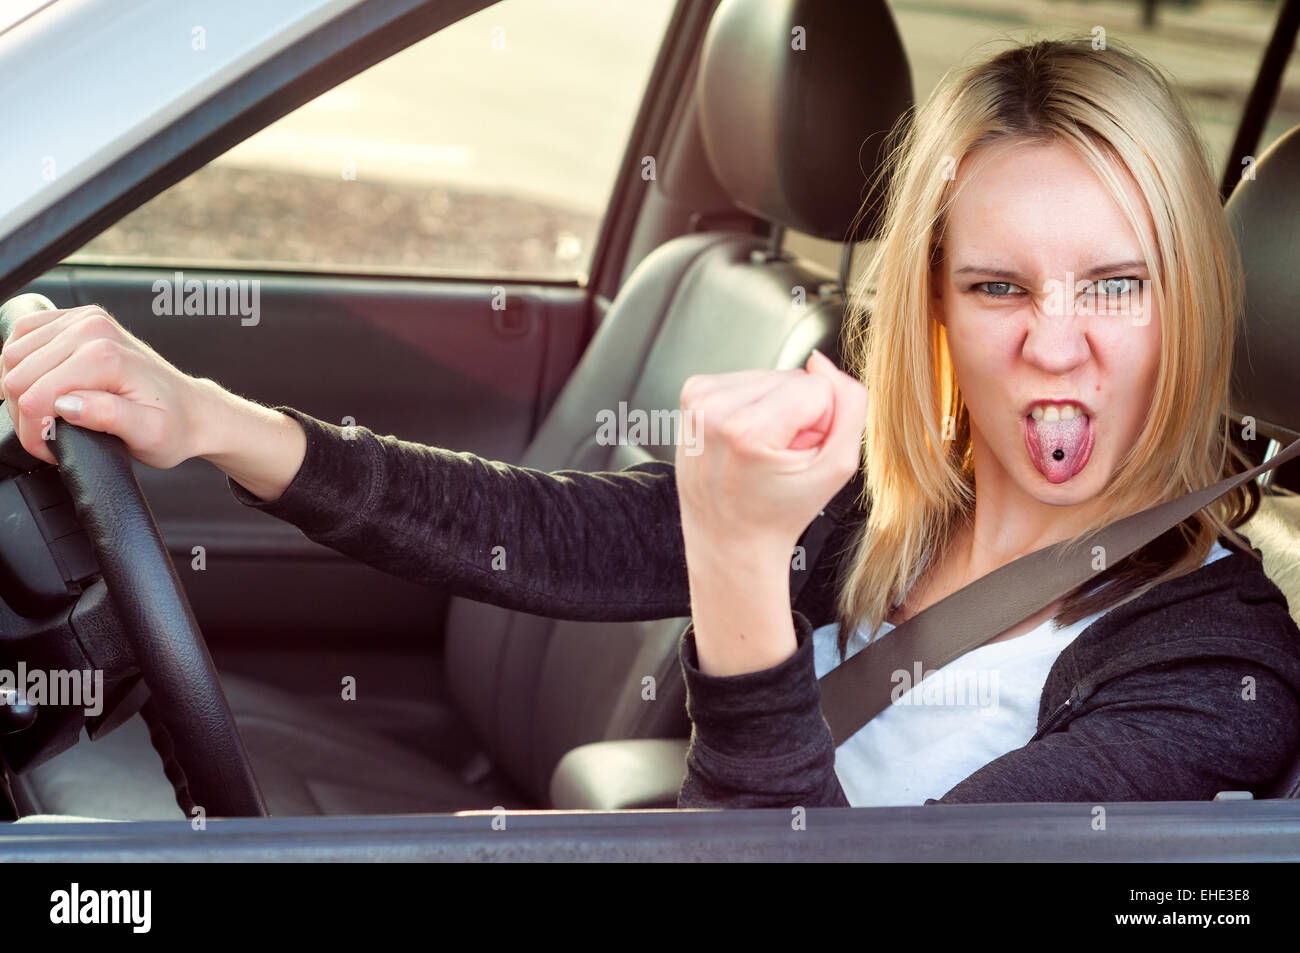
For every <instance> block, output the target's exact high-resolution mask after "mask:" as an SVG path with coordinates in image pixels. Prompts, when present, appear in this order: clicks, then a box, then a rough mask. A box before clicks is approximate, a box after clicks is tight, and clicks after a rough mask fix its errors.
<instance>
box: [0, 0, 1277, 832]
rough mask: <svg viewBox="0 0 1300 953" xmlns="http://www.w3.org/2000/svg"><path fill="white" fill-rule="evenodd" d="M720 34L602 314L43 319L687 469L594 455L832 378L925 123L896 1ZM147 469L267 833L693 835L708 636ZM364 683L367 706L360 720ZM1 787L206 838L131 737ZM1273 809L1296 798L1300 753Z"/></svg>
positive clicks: (286, 301) (1271, 444)
mask: <svg viewBox="0 0 1300 953" xmlns="http://www.w3.org/2000/svg"><path fill="white" fill-rule="evenodd" d="M714 6H716V10H714V9H713V8H714ZM708 12H710V13H711V16H705V17H703V18H702V19H701V20H700V25H701V27H702V29H701V32H700V36H699V43H698V45H697V47H696V49H695V52H694V56H693V59H692V60H691V61H690V63H689V65H688V67H687V68H686V71H685V74H684V75H685V81H684V82H683V83H682V86H681V88H680V89H678V90H676V91H675V94H674V95H672V96H671V97H669V104H670V106H671V110H670V112H669V114H668V119H667V122H666V127H665V128H666V130H667V131H666V134H665V140H664V145H663V149H662V152H661V154H660V162H659V168H660V170H661V175H660V178H659V180H658V181H656V182H654V183H653V185H652V187H651V188H650V189H649V191H648V194H647V197H646V198H645V200H644V201H643V202H642V204H641V205H640V206H639V213H638V214H639V216H640V217H639V218H638V220H637V223H636V228H635V231H634V237H633V238H632V240H631V241H630V242H629V244H628V247H627V248H626V249H624V251H625V252H626V255H625V258H624V261H625V262H626V264H627V267H626V269H625V272H624V274H622V275H621V276H620V278H619V281H618V282H617V292H616V294H614V295H613V296H612V298H611V299H609V300H607V301H603V300H598V299H599V297H600V296H599V295H598V294H596V293H595V291H594V290H593V289H591V288H571V287H565V286H558V285H552V284H547V283H545V282H535V283H520V284H519V286H518V287H517V288H516V287H514V286H512V295H511V298H512V305H511V308H510V309H508V310H507V311H506V312H503V313H501V315H500V316H497V315H494V316H493V320H492V321H490V322H489V321H485V320H483V314H484V313H485V312H484V304H483V302H484V301H485V300H486V298H487V297H488V296H489V295H490V294H491V285H492V284H494V283H493V282H481V281H480V282H475V281H463V282H450V281H449V282H421V281H415V280H377V279H373V278H369V277H365V276H359V275H346V274H332V275H322V274H307V273H297V274H294V273H276V272H268V273H265V274H262V275H260V278H261V280H262V299H263V302H264V303H265V307H266V310H267V312H268V314H273V315H274V318H273V319H272V318H267V319H266V320H265V321H264V325H265V326H264V327H263V328H261V329H259V333H260V334H261V337H260V339H259V347H258V348H256V349H249V348H248V347H247V346H246V344H245V341H244V339H242V338H241V337H240V335H239V334H237V333H232V331H231V329H230V326H229V325H224V326H219V325H215V324H214V325H200V324H197V323H192V322H191V323H177V322H174V321H171V320H169V319H168V318H165V317H159V316H157V315H155V314H152V313H151V311H150V307H149V302H150V300H151V299H152V297H153V291H152V287H153V283H154V281H155V280H156V279H157V278H158V276H159V275H160V274H162V273H163V272H162V271H161V270H159V269H150V268H146V267H120V266H119V267H112V268H109V267H95V266H92V265H85V264H64V265H60V266H59V267H57V268H55V269H53V270H51V271H50V272H48V273H47V274H45V275H43V276H42V277H41V278H39V279H37V280H35V281H33V282H32V283H31V284H30V285H29V286H28V287H27V288H26V289H25V290H28V291H35V292H39V293H41V294H44V295H46V296H48V297H49V298H50V299H51V300H53V301H55V302H56V303H58V304H59V306H60V307H67V306H71V304H72V303H76V304H84V303H91V302H96V303H99V304H101V305H103V306H104V307H105V308H106V309H108V310H109V312H110V313H112V314H113V315H115V316H116V317H118V319H119V320H120V321H122V323H123V324H124V326H126V327H127V328H128V329H129V330H131V331H132V332H133V333H135V334H137V335H139V336H140V337H142V338H143V339H145V340H146V341H148V342H149V343H150V344H151V345H152V346H153V347H155V348H156V349H157V350H158V351H159V353H160V354H162V355H163V356H165V357H167V358H168V359H169V360H172V361H173V362H175V363H177V364H178V366H180V367H182V368H183V369H185V370H187V371H188V372H190V373H193V374H196V375H198V376H207V377H212V378H214V379H216V380H218V381H220V382H221V383H222V384H223V385H224V386H226V387H228V388H230V389H232V390H235V391H237V392H239V393H242V394H244V395H246V396H249V397H252V398H254V399H258V400H260V401H262V402H265V403H267V404H269V405H275V404H287V405H292V406H295V407H297V408H299V409H302V410H304V411H306V412H308V413H311V414H313V415H315V416H318V417H320V418H321V419H325V420H330V421H343V420H344V419H345V418H349V419H354V420H355V421H356V422H358V423H360V424H363V425H365V426H369V427H371V428H372V429H374V430H376V432H380V433H394V434H396V435H397V436H399V437H402V438H404V439H408V440H415V441H420V442H425V443H429V444H434V445H439V446H447V447H451V448H452V449H472V450H473V451H474V452H476V453H479V454H481V455H483V456H486V457H489V458H492V459H498V460H504V461H507V462H509V463H513V464H516V465H519V466H524V467H530V468H534V469H538V470H542V471H548V472H549V471H554V470H560V469H575V470H583V471H593V472H594V471H617V470H620V469H623V468H625V467H627V466H630V465H633V464H636V463H639V462H642V461H645V460H650V459H659V460H664V461H668V462H671V461H672V459H673V447H672V446H671V445H668V446H653V445H650V446H634V445H630V444H628V445H614V446H606V445H602V444H600V443H599V442H598V441H597V439H596V433H595V429H594V426H593V422H594V421H595V420H596V419H597V414H598V412H599V411H601V410H602V409H604V408H611V407H617V406H619V404H620V402H626V404H627V405H628V406H629V407H636V408H646V409H652V408H660V409H668V408H674V407H676V406H677V404H678V395H679V393H680V390H681V386H682V384H683V382H684V381H685V380H686V378H687V377H689V376H691V375H693V374H699V373H719V372H725V371H731V370H740V369H746V368H755V367H763V368H783V369H788V368H797V367H800V366H802V365H803V363H804V361H805V359H806V358H807V356H808V354H809V353H810V351H811V350H812V349H813V348H820V349H821V350H822V351H823V352H825V353H827V354H828V355H830V356H831V357H832V358H833V359H836V358H838V356H839V332H840V329H841V326H842V322H843V319H844V314H845V308H846V295H845V287H846V285H847V284H848V280H849V275H850V273H851V269H852V265H853V262H854V256H855V253H856V254H859V255H860V254H862V248H863V247H864V246H865V243H868V242H869V241H870V239H871V238H872V236H873V235H874V233H875V230H876V228H877V226H878V221H877V218H876V211H877V210H878V208H879V200H880V195H879V194H876V193H871V192H870V191H869V187H870V183H872V182H873V181H874V179H875V174H876V172H877V170H878V169H879V167H880V164H881V162H882V161H883V159H884V154H883V150H881V148H880V147H881V145H882V144H883V142H884V136H885V133H886V132H887V131H888V130H889V129H890V128H891V127H892V126H894V124H895V122H896V121H898V120H899V119H900V117H903V116H904V115H905V114H906V113H907V111H908V109H909V108H910V107H911V106H912V105H913V101H914V95H915V93H914V89H913V77H912V71H911V68H910V66H909V61H908V55H907V53H906V52H905V50H904V45H903V41H902V39H901V38H900V35H899V31H898V29H897V27H896V24H895V20H894V17H893V15H892V13H891V11H890V8H889V6H888V5H887V4H886V3H884V2H883V0H881V2H874V0H873V2H863V0H759V2H748V0H723V2H721V3H718V4H716V5H714V4H710V5H709V11H708ZM678 15H679V16H685V14H683V13H680V12H679V14H678ZM790 24H803V25H806V26H807V28H808V32H809V34H810V35H815V36H816V37H817V38H818V42H817V43H815V44H810V45H809V48H808V50H807V51H806V53H805V54H804V55H800V56H791V55H789V46H788V38H789V34H790ZM1266 145H1267V149H1265V150H1264V151H1262V152H1261V154H1260V155H1259V156H1258V159H1257V161H1256V163H1255V174H1254V176H1253V178H1251V179H1243V180H1242V181H1241V183H1240V184H1239V185H1238V186H1237V187H1236V189H1235V190H1234V191H1233V194H1232V196H1231V198H1230V200H1229V201H1228V203H1227V206H1226V208H1227V212H1228V215H1229V219H1230V221H1231V223H1232V226H1233V229H1234V233H1235V234H1236V236H1237V240H1238V242H1239V245H1240V248H1241V251H1242V256H1243V260H1244V262H1245V264H1246V274H1247V288H1246V320H1245V328H1244V332H1243V336H1242V339H1241V341H1240V344H1239V349H1238V355H1237V365H1236V369H1235V372H1234V385H1233V386H1234V409H1235V410H1236V411H1237V412H1238V416H1242V415H1249V416H1251V417H1252V418H1253V419H1254V421H1255V422H1256V424H1257V427H1258V430H1259V433H1260V434H1261V435H1262V437H1263V439H1259V440H1256V441H1243V443H1242V446H1243V449H1244V450H1245V452H1246V453H1247V454H1248V455H1250V456H1251V457H1252V458H1253V459H1254V460H1255V461H1256V462H1259V461H1262V460H1263V459H1265V457H1266V455H1267V454H1269V453H1272V452H1274V451H1275V450H1276V449H1277V448H1278V447H1279V446H1280V445H1282V444H1284V443H1286V442H1289V441H1290V440H1292V439H1295V438H1296V436H1300V401H1297V399H1296V396H1295V390H1294V388H1293V387H1292V386H1290V385H1289V384H1288V383H1287V382H1288V381H1289V379H1290V377H1289V375H1290V373H1291V368H1292V367H1294V366H1296V365H1297V364H1300V326H1298V325H1297V322H1296V321H1295V318H1294V309H1293V308H1292V307H1291V306H1290V305H1291V302H1293V301H1295V300H1297V299H1298V298H1300V278H1298V277H1297V274H1296V269H1295V268H1294V267H1293V264H1292V261H1293V259H1294V249H1295V247H1296V244H1297V242H1300V228H1298V225H1297V223H1300V127H1296V128H1294V129H1292V130H1291V131H1290V132H1288V133H1286V134H1285V135H1283V136H1282V137H1281V138H1280V139H1278V140H1277V141H1276V142H1273V143H1271V144H1266ZM882 187H887V185H886V186H882ZM791 232H797V233H800V234H801V235H805V236H811V237H813V238H816V239H820V240H822V241H825V242H833V243H837V245H838V246H839V252H840V267H839V269H838V270H835V269H832V268H828V267H827V266H826V265H824V264H821V263H818V262H815V261H813V260H811V259H809V258H807V257H804V256H802V255H801V254H799V253H797V252H794V251H791V250H790V249H789V248H788V247H787V245H786V236H787V234H788V233H791ZM191 272H192V273H193V275H194V276H197V277H200V278H204V277H207V276H208V273H207V272H203V273H200V272H199V271H197V270H193V269H187V275H189V274H190V273H191ZM211 274H213V275H220V274H221V272H220V271H219V270H214V271H212V272H211ZM796 289H798V290H799V292H801V293H800V295H799V299H800V302H801V303H800V304H799V305H798V306H795V305H793V304H792V293H794V292H795V291H796ZM430 314H436V315H437V321H436V322H431V321H429V320H427V318H428V315H430ZM304 341H306V342H308V343H307V345H306V346H304V344H303V342H304ZM430 407H432V408H435V412H434V413H433V414H432V415H430V414H429V413H427V410H426V409H427V408H430ZM136 471H137V476H138V478H139V480H140V483H141V485H142V487H143V489H144V491H145V495H146V497H147V498H148V500H149V503H150V506H151V508H152V509H153V512H154V514H155V516H156V518H157V521H158V525H159V527H160V528H161V530H162V533H163V536H164V537H165V540H166V543H167V546H168V549H169V551H170V553H171V556H172V558H173V560H174V561H175V564H176V567H177V571H178V573H179V574H180V577H181V579H182V580H183V582H184V584H185V589H186V594H187V596H188V598H189V601H190V603H191V605H192V606H193V610H194V615H195V617H196V619H197V620H198V622H199V624H200V626H201V628H202V630H203V634H204V636H205V638H206V640H207V642H208V645H209V648H210V650H211V652H212V656H213V658H214V660H215V662H216V664H217V667H218V669H219V671H220V674H221V685H222V688H223V690H224V692H225V695H226V697H227V699H228V700H229V704H230V707H231V710H232V711H233V713H234V715H235V719H236V722H237V724H238V728H239V733H240V735H241V736H242V739H243V742H244V745H245V747H246V748H247V751H248V755H249V758H250V759H251V762H252V766H253V768H254V770H255V772H256V777H257V781H258V782H259V784H260V786H261V789H262V792H263V794H264V796H265V799H266V804H267V807H268V809H269V811H270V813H271V814H272V815H276V816H311V815H369V814H422V813H446V812H455V811H467V810H490V809H493V808H496V807H504V808H506V809H556V810H575V809H592V810H621V809H636V808H661V807H673V806H675V803H676V794H677V790H678V787H679V785H680V782H681V779H682V777H683V774H684V770H685V769H684V755H685V750H686V745H687V741H688V738H689V734H690V722H689V720H688V719H687V716H686V711H685V698H684V688H683V684H682V679H681V672H680V667H679V661H678V656H677V651H678V642H679V638H680V635H681V633H682V630H683V629H684V628H685V626H686V624H687V622H688V620H687V619H684V618H676V619H661V620H653V621H646V622H636V623H608V622H601V623H594V622H574V621H565V620H555V619H548V618H543V617H539V616H533V615H529V614H527V613H523V612H516V611H509V610H506V609H502V608H499V607H496V606H492V605H488V604H486V603H480V602H474V601H471V600H468V599H465V598H461V597H457V596H454V595H450V594H449V593H446V592H442V591H437V590H433V589H430V588H428V587H421V586H417V585H414V584H412V583H408V582H405V581H402V580H398V579H394V578H391V577H388V576H385V575H384V574H383V573H380V572H378V571H377V570H374V569H372V568H370V567H366V566H361V565H358V564H355V563H350V562H348V561H347V560H345V559H343V558H342V557H340V556H338V555H337V554H335V553H332V552H331V551H329V550H326V549H325V548H324V547H321V546H318V545H317V544H315V543H312V542H311V541H309V540H307V539H306V538H305V537H303V536H302V534H301V533H299V532H298V531H297V530H296V529H294V528H293V527H291V526H287V525H285V524H282V523H281V522H280V521H277V520H274V519H273V518H271V517H268V516H266V515H265V514H261V513H257V512H255V511H250V510H248V509H246V508H243V507H241V506H240V505H239V504H238V503H237V501H235V500H234V499H233V498H232V497H231V496H230V494H229V490H228V487H227V485H226V482H225V478H224V476H223V475H221V474H220V473H219V472H218V471H216V470H215V468H213V467H211V466H210V465H208V464H206V463H205V462H203V461H197V460H195V461H189V462H187V463H186V464H183V465H182V466H180V467H177V468H175V469H174V470H172V471H153V470H150V469H149V468H146V467H137V468H136ZM1261 484H1262V485H1263V489H1264V491H1265V494H1264V500H1263V504H1262V505H1261V508H1260V511H1259V513H1258V514H1257V515H1256V516H1255V517H1254V518H1253V519H1252V521H1251V522H1250V523H1249V524H1248V525H1247V526H1246V527H1245V528H1244V529H1243V532H1244V534H1245V535H1247V536H1248V537H1249V538H1250V539H1251V541H1252V543H1254V545H1256V546H1257V547H1258V548H1259V549H1261V551H1262V552H1263V553H1264V559H1265V567H1266V570H1267V571H1268V573H1269V575H1270V577H1271V578H1272V579H1273V580H1274V581H1275V582H1276V583H1277V584H1278V586H1279V587H1280V588H1281V589H1282V590H1283V591H1284V592H1285V593H1286V595H1287V597H1288V600H1289V602H1290V605H1291V610H1292V615H1293V617H1295V618H1296V619H1297V621H1298V622H1300V499H1298V498H1297V497H1296V496H1295V491H1296V490H1300V465H1297V464H1295V463H1290V464H1287V465H1285V466H1283V467H1280V468H1278V469H1277V470H1276V471H1273V472H1271V473H1269V474H1267V475H1266V477H1264V478H1261ZM195 546H201V547H203V548H204V550H205V551H206V559H207V568H206V569H205V570H203V571H201V572H200V571H193V568H192V567H193V557H194V547H195ZM346 676H352V677H355V679H356V684H357V686H358V695H357V697H358V698H359V699H362V701H360V702H359V703H357V704H355V705H349V704H347V703H343V702H341V701H340V700H339V693H338V690H337V686H338V684H339V680H340V679H341V678H343V677H346ZM646 676H652V677H653V678H654V683H655V685H656V692H655V695H654V698H653V699H652V700H647V699H646V698H645V697H644V696H643V679H644V678H645V677H646ZM372 686H373V688H372ZM2 747H3V739H0V748H2ZM10 777H11V782H12V787H13V790H12V798H13V800H14V802H15V807H16V812H17V813H18V814H19V815H20V816H32V817H36V818H42V817H49V816H59V817H81V818H107V819H123V820H150V819H179V818H185V817H187V815H188V812H187V810H185V809H183V808H182V806H181V804H180V803H178V792H177V790H176V789H174V787H173V784H172V782H171V781H169V779H168V777H167V775H166V774H165V772H164V768H163V761H162V759H160V754H159V752H158V751H157V750H156V749H155V746H154V744H153V743H151V738H150V731H149V727H148V725H146V723H145V720H144V718H142V717H141V716H140V715H138V714H137V715H135V716H133V717H130V718H129V719H127V720H126V721H124V722H123V723H122V724H121V725H120V726H117V727H115V728H114V729H113V730H110V731H107V732H105V733H103V734H101V735H100V736H99V737H98V738H96V739H95V740H94V741H90V740H88V739H86V738H84V737H83V738H82V740H81V741H80V743H78V744H76V745H75V746H72V747H69V748H67V750H63V751H61V752H59V753H57V754H55V755H54V756H53V757H49V758H48V759H46V760H43V761H40V762H39V763H35V764H32V765H30V766H28V767H26V768H25V769H24V770H22V771H18V772H15V773H13V774H11V776H10ZM1258 794H1259V796H1264V792H1258ZM1269 796H1274V797H1297V796H1300V752H1297V757H1296V759H1295V761H1294V763H1293V765H1292V767H1291V769H1290V770H1289V771H1288V772H1287V773H1286V775H1285V776H1284V777H1282V778H1280V779H1279V780H1278V783H1277V785H1276V786H1275V787H1274V789H1273V790H1272V791H1271V792H1269Z"/></svg>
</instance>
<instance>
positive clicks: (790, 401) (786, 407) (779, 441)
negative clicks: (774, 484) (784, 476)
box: [720, 373, 834, 454]
mask: <svg viewBox="0 0 1300 953" xmlns="http://www.w3.org/2000/svg"><path fill="white" fill-rule="evenodd" d="M833 408H834V389H833V387H832V386H831V384H830V382H829V381H827V380H826V379H825V378H824V377H820V376H814V375H812V374H804V373H798V374H797V375H796V376H793V377H786V378H783V379H782V380H781V381H780V383H779V384H778V386H776V387H774V388H772V389H771V390H769V391H768V392H767V393H765V394H763V396H762V397H760V398H759V399H758V400H756V401H754V402H753V403H750V404H746V405H745V406H743V407H740V408H739V409H737V410H736V411H735V412H734V413H732V414H731V415H730V416H728V417H727V418H726V420H725V421H724V422H721V423H720V427H721V429H722V431H723V433H724V434H726V435H727V436H728V437H729V438H730V439H731V440H732V444H733V446H734V447H735V448H736V449H737V450H739V451H742V452H745V451H749V452H757V453H763V454H771V453H786V452H790V451H795V452H799V453H809V452H815V451H816V448H817V443H812V444H811V445H810V446H806V447H798V448H796V447H793V446H792V444H793V443H794V440H795V438H796V437H797V436H798V435H799V434H800V433H804V434H805V438H804V439H803V440H802V441H801V443H807V442H808V440H809V439H810V438H811V437H813V436H815V435H816V434H819V433H824V432H825V429H826V427H827V426H828V425H829V423H830V420H831V418H832V413H833ZM819 442H820V441H818V443H819Z"/></svg>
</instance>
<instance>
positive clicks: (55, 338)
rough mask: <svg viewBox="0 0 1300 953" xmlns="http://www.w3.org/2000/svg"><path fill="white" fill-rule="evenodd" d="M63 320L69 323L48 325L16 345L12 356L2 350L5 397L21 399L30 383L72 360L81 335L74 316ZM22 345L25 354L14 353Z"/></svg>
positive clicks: (61, 321) (61, 322) (18, 350)
mask: <svg viewBox="0 0 1300 953" xmlns="http://www.w3.org/2000/svg"><path fill="white" fill-rule="evenodd" d="M65 318H71V320H70V321H65V320H59V321H51V322H50V323H49V324H47V325H45V326H44V327H42V328H38V329H36V330H35V331H33V332H31V333H30V334H28V335H27V336H26V337H24V338H23V339H22V340H21V341H18V342H15V345H14V349H13V350H14V352H15V353H12V354H11V353H10V350H9V348H7V347H6V348H5V352H4V356H5V360H4V361H3V365H4V377H3V378H2V380H3V382H4V388H5V392H6V393H8V394H12V395H14V396H15V397H21V396H22V395H23V394H25V393H26V392H27V389H28V388H29V387H31V385H32V383H33V382H35V381H38V380H40V379H41V377H42V376H44V375H45V374H47V373H49V372H50V371H51V370H53V369H54V368H55V367H57V366H58V365H60V364H62V363H63V362H64V361H66V360H67V359H68V358H69V357H71V356H72V352H73V351H74V350H75V349H76V347H77V345H78V344H80V343H81V333H80V332H79V331H78V330H77V323H78V321H77V316H76V315H72V314H69V315H65ZM38 339H42V340H38ZM24 344H26V345H29V346H28V347H27V348H26V353H17V352H20V351H21V350H22V348H21V345H24ZM33 347H35V349H34V350H33Z"/></svg>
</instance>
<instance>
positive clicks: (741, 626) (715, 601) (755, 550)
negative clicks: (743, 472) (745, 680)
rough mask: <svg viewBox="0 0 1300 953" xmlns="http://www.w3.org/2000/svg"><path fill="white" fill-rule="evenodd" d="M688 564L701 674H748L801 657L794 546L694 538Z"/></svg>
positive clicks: (688, 550) (687, 550)
mask: <svg viewBox="0 0 1300 953" xmlns="http://www.w3.org/2000/svg"><path fill="white" fill-rule="evenodd" d="M686 564H687V575H688V577H689V581H690V590H691V616H692V621H693V623H694V633H695V651H696V656H697V658H698V661H699V667H700V671H701V672H704V673H705V674H707V675H723V676H725V675H743V674H745V673H748V672H756V671H760V670H762V669H766V668H771V667H772V666H774V665H779V664H780V663H781V662H783V661H785V660H786V659H788V658H789V657H790V656H791V655H793V654H794V653H795V650H796V649H797V648H798V642H797V641H796V639H795V632H794V621H793V617H792V615H791V611H790V553H789V548H788V547H777V546H774V545H772V544H771V543H770V542H769V543H764V544H761V545H745V546H741V545H738V544H735V543H729V542H725V541H723V542H712V541H709V542H705V541H700V542H695V541H693V540H692V539H691V538H690V534H688V538H687V543H686Z"/></svg>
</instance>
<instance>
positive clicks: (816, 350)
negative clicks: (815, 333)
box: [813, 347, 835, 367]
mask: <svg viewBox="0 0 1300 953" xmlns="http://www.w3.org/2000/svg"><path fill="white" fill-rule="evenodd" d="M813 354H815V355H816V356H817V357H819V358H821V359H822V361H824V362H825V363H826V364H827V365H828V366H830V367H834V366H835V362H834V361H832V360H831V359H830V358H829V357H827V356H826V355H825V354H823V353H822V351H821V348H817V347H815V348H813Z"/></svg>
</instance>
